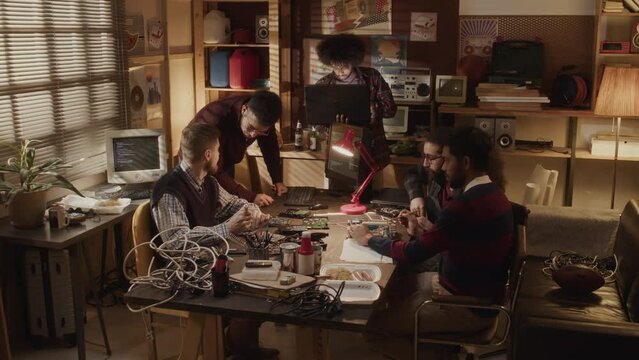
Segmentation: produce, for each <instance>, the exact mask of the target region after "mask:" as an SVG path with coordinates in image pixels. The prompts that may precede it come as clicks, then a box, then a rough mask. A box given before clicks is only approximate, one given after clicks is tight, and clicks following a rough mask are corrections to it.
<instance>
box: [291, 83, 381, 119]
mask: <svg viewBox="0 0 639 360" xmlns="http://www.w3.org/2000/svg"><path fill="white" fill-rule="evenodd" d="M370 102H371V100H370V88H369V87H368V85H306V86H305V87H304V105H305V106H306V121H307V122H308V123H309V124H312V125H318V124H321V125H330V124H332V123H334V122H335V116H336V115H337V114H342V115H345V116H346V117H347V118H348V123H349V124H353V125H368V124H370V122H371V109H370Z"/></svg>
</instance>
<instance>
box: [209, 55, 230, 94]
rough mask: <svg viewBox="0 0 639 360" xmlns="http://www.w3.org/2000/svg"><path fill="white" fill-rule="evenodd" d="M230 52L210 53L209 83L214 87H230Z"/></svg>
mask: <svg viewBox="0 0 639 360" xmlns="http://www.w3.org/2000/svg"><path fill="white" fill-rule="evenodd" d="M230 55H231V53H230V52H229V51H211V52H210V53H209V83H210V84H211V86H212V87H223V88H225V87H228V86H229V56H230Z"/></svg>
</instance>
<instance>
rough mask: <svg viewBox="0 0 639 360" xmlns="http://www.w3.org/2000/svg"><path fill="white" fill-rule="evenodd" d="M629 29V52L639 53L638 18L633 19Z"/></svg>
mask: <svg viewBox="0 0 639 360" xmlns="http://www.w3.org/2000/svg"><path fill="white" fill-rule="evenodd" d="M630 29H631V31H630V52H633V53H639V20H637V21H633V23H632V27H631V28H630Z"/></svg>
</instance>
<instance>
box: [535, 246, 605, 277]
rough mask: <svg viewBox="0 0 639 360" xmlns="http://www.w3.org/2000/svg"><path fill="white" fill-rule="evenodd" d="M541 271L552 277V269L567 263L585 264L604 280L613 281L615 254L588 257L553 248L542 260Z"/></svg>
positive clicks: (557, 268) (558, 268) (555, 269)
mask: <svg viewBox="0 0 639 360" xmlns="http://www.w3.org/2000/svg"><path fill="white" fill-rule="evenodd" d="M544 265H545V266H546V267H544V268H543V269H542V271H543V272H544V274H545V275H546V276H549V277H552V276H553V271H557V270H560V269H561V268H563V267H565V266H567V265H579V266H587V267H589V268H591V269H592V270H594V271H596V272H597V273H599V275H601V277H602V278H603V279H604V280H605V282H607V283H608V282H611V281H614V276H615V273H616V272H617V256H616V255H614V254H613V255H612V256H609V257H606V258H598V257H597V256H595V257H589V256H583V255H579V254H577V253H575V252H572V251H560V250H553V251H552V252H551V253H550V255H549V256H548V259H546V261H544Z"/></svg>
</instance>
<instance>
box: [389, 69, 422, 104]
mask: <svg viewBox="0 0 639 360" xmlns="http://www.w3.org/2000/svg"><path fill="white" fill-rule="evenodd" d="M384 79H385V80H386V82H387V83H388V86H390V88H391V92H392V93H393V98H394V99H395V102H398V103H399V102H402V101H403V102H420V101H421V102H429V101H430V95H431V91H430V82H431V76H430V70H426V71H424V73H423V74H384Z"/></svg>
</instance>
